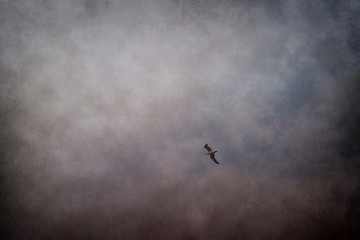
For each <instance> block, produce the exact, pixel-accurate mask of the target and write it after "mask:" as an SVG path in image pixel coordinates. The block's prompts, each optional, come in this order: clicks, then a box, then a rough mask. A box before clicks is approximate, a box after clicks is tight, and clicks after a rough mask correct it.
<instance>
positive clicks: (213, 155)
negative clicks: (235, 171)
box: [210, 153, 219, 164]
mask: <svg viewBox="0 0 360 240" xmlns="http://www.w3.org/2000/svg"><path fill="white" fill-rule="evenodd" d="M210 158H211V159H212V160H213V161H214V162H216V163H217V164H219V162H218V161H217V160H216V158H215V154H214V153H213V154H211V155H210Z"/></svg>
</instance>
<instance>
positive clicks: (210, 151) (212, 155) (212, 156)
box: [204, 144, 219, 164]
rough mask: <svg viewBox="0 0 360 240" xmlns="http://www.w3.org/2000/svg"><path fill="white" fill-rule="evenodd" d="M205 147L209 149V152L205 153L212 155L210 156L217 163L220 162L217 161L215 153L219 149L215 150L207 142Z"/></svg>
mask: <svg viewBox="0 0 360 240" xmlns="http://www.w3.org/2000/svg"><path fill="white" fill-rule="evenodd" d="M204 148H205V149H206V150H207V151H208V152H207V153H205V155H210V158H211V159H212V160H213V161H214V162H215V163H217V164H219V162H218V161H216V158H215V153H216V152H217V150H215V151H213V150H212V149H211V148H210V147H209V146H208V145H207V144H205V146H204Z"/></svg>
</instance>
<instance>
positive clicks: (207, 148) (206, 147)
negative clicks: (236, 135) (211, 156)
mask: <svg viewBox="0 0 360 240" xmlns="http://www.w3.org/2000/svg"><path fill="white" fill-rule="evenodd" d="M204 148H205V149H206V150H208V152H211V151H212V150H211V148H210V147H209V146H208V145H207V144H205V146H204Z"/></svg>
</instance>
